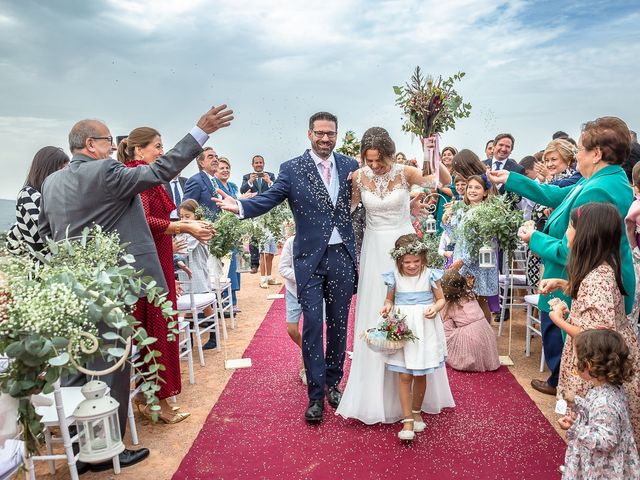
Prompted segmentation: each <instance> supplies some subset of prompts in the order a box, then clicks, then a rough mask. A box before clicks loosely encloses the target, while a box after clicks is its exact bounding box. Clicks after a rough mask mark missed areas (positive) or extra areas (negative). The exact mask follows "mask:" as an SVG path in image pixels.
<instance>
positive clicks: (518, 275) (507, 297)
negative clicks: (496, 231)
mask: <svg viewBox="0 0 640 480" xmlns="http://www.w3.org/2000/svg"><path fill="white" fill-rule="evenodd" d="M503 258H504V260H503V264H502V271H503V273H501V274H500V276H499V280H498V297H499V299H500V325H499V327H498V335H502V329H503V327H504V320H505V317H506V313H507V309H508V308H509V309H510V310H509V316H510V317H511V316H512V315H513V311H512V309H513V308H522V309H526V308H527V304H526V302H525V301H524V299H523V300H522V301H514V290H525V295H526V294H530V293H532V292H533V290H534V287H533V286H532V285H529V283H528V281H527V251H526V247H525V246H524V245H519V246H518V248H516V249H515V250H514V251H513V255H512V257H511V262H508V261H507V259H508V258H509V252H507V251H506V250H505V252H504V256H503Z"/></svg>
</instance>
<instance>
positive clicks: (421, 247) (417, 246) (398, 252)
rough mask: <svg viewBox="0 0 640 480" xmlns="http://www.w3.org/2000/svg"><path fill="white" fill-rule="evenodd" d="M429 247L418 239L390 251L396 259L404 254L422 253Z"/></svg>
mask: <svg viewBox="0 0 640 480" xmlns="http://www.w3.org/2000/svg"><path fill="white" fill-rule="evenodd" d="M428 249H429V247H427V245H426V244H425V243H423V242H421V241H420V240H416V241H414V242H412V243H410V244H409V245H407V246H405V247H398V248H394V249H392V250H390V251H389V255H391V258H393V259H394V260H397V259H399V258H400V257H402V256H403V255H407V254H409V255H420V254H421V253H425V252H426V251H427V250H428Z"/></svg>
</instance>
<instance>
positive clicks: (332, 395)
mask: <svg viewBox="0 0 640 480" xmlns="http://www.w3.org/2000/svg"><path fill="white" fill-rule="evenodd" d="M340 400H342V392H341V391H340V390H338V387H329V388H327V402H328V403H329V405H331V406H332V407H333V408H338V405H340Z"/></svg>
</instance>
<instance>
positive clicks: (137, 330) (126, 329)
mask: <svg viewBox="0 0 640 480" xmlns="http://www.w3.org/2000/svg"><path fill="white" fill-rule="evenodd" d="M37 257H38V262H37V263H34V262H33V259H32V258H31V257H29V256H28V255H26V254H25V255H24V256H20V257H16V256H4V257H2V258H1V259H0V260H1V261H0V275H1V279H2V281H1V283H0V353H2V354H4V355H6V356H7V357H8V358H9V368H8V369H7V370H6V371H4V372H3V373H1V374H0V389H1V390H2V391H3V392H4V393H7V394H9V395H10V396H12V397H14V398H17V399H19V403H18V421H19V423H20V424H21V426H22V437H23V440H24V441H25V444H26V447H27V452H28V453H30V454H33V453H36V452H37V451H38V446H39V445H40V444H41V441H42V435H43V425H42V423H41V422H40V420H41V417H40V416H39V415H38V414H37V413H36V410H35V407H34V406H33V405H32V404H31V402H30V396H31V395H32V394H37V393H41V392H42V393H45V394H46V393H50V392H52V391H53V389H54V383H55V382H57V381H58V380H59V379H60V377H61V376H63V375H67V374H69V373H73V372H76V371H77V368H78V367H79V365H81V364H84V363H87V362H88V361H90V360H91V359H92V358H95V357H98V356H103V357H104V358H106V359H107V360H114V361H118V360H120V361H126V358H125V355H126V354H127V352H128V345H129V344H130V342H131V340H133V341H135V342H136V343H137V345H138V346H139V347H145V352H146V353H145V355H144V357H143V359H141V360H140V361H138V362H136V363H134V364H133V367H134V368H137V369H138V370H139V373H140V375H141V377H142V382H143V385H142V389H141V390H142V391H143V392H144V394H145V396H146V397H147V402H148V403H149V404H150V405H152V407H151V409H152V411H156V410H157V409H158V408H159V407H158V406H157V405H156V404H157V398H156V396H155V394H156V392H157V391H158V390H159V389H160V386H159V383H160V382H161V381H162V379H161V375H160V372H161V371H162V370H164V366H163V365H161V364H159V363H157V361H156V359H157V357H159V356H160V355H161V353H160V352H159V351H156V350H153V349H152V348H150V346H151V345H152V344H153V343H154V342H155V341H156V338H154V337H150V336H148V334H147V332H146V331H145V329H144V328H142V327H141V326H140V324H139V322H138V321H137V320H136V319H135V318H134V317H133V315H132V311H133V308H134V305H135V304H136V302H137V301H138V297H139V296H143V295H144V294H146V296H147V298H148V299H149V301H151V302H153V303H154V304H155V305H157V306H161V308H162V313H163V315H164V316H165V318H169V317H170V316H171V315H173V314H174V313H175V312H174V311H173V308H172V307H173V306H172V304H171V302H168V301H166V293H165V292H164V291H163V290H162V289H161V288H159V287H158V286H157V285H156V282H155V281H154V280H153V279H152V278H151V277H143V276H142V274H141V273H140V272H138V271H136V270H135V268H134V267H133V265H132V264H133V262H134V258H133V256H132V255H129V254H126V252H125V251H124V246H123V245H121V244H120V240H119V237H118V234H117V233H108V234H107V233H105V232H103V231H102V229H101V228H100V227H98V226H96V227H93V228H92V229H89V228H86V229H85V230H84V231H83V232H82V235H81V236H80V237H79V238H74V239H72V238H67V239H65V240H62V241H60V242H57V243H56V242H53V241H49V243H48V253H47V255H46V256H44V255H42V254H37ZM143 292H144V293H143ZM99 325H101V326H102V327H101V328H99ZM105 326H106V327H107V328H106V329H105V328H104V327H105ZM169 328H170V332H171V334H170V336H171V337H174V335H175V334H176V333H177V332H176V330H175V328H176V322H175V321H173V320H171V321H170V322H169ZM105 330H106V331H105ZM144 365H147V368H146V370H145V369H144ZM154 407H155V408H154Z"/></svg>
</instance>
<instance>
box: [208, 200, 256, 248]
mask: <svg viewBox="0 0 640 480" xmlns="http://www.w3.org/2000/svg"><path fill="white" fill-rule="evenodd" d="M213 228H214V230H215V233H214V234H213V237H212V238H211V240H209V253H210V254H211V255H212V256H214V257H216V258H223V257H224V256H225V255H227V254H229V253H231V251H232V250H233V249H234V248H235V249H241V248H242V246H243V245H244V242H245V240H246V239H247V236H248V235H249V233H250V228H249V224H248V222H244V221H242V220H240V219H239V218H238V217H237V216H236V215H235V214H233V213H231V212H227V211H222V212H220V213H219V214H218V216H217V217H216V220H215V221H214V222H213Z"/></svg>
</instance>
